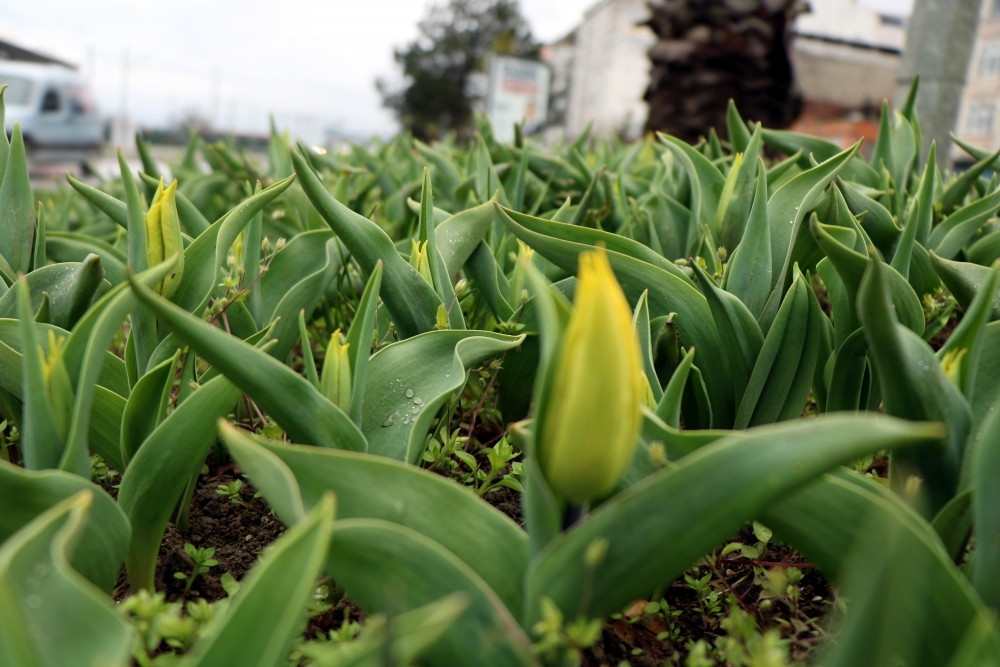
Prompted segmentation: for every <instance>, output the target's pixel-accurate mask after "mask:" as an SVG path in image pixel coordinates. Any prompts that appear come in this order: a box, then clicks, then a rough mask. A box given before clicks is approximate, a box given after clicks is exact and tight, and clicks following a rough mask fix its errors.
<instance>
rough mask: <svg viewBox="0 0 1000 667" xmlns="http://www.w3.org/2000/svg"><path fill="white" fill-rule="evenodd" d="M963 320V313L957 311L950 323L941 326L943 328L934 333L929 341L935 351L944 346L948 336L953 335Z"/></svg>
mask: <svg viewBox="0 0 1000 667" xmlns="http://www.w3.org/2000/svg"><path fill="white" fill-rule="evenodd" d="M961 321H962V313H956V314H955V315H953V316H952V318H951V319H950V320H948V323H947V324H945V325H944V326H943V327H941V330H940V331H938V332H937V333H936V334H934V336H933V337H932V338H931V339H930V340H929V341H927V343H928V345H930V346H931V349H932V350H934V351H935V352H937V351H938V350H940V349H941V348H942V347H943V346H944V344H945V342H947V340H948V337H949V336H951V333H952V332H953V331H954V330H955V327H957V326H958V325H959V323H960V322H961Z"/></svg>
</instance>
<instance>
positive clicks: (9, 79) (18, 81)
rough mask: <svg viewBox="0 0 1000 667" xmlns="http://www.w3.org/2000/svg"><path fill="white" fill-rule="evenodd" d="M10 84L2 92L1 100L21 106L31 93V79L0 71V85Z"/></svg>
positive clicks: (25, 102)
mask: <svg viewBox="0 0 1000 667" xmlns="http://www.w3.org/2000/svg"><path fill="white" fill-rule="evenodd" d="M5 83H6V84H7V85H9V86H10V88H8V89H7V90H6V92H4V94H3V101H4V102H5V103H6V104H9V105H11V106H23V105H25V104H27V103H28V96H29V95H31V81H29V80H28V79H22V78H20V77H16V76H10V75H8V74H4V73H3V72H0V86H2V85H3V84H5Z"/></svg>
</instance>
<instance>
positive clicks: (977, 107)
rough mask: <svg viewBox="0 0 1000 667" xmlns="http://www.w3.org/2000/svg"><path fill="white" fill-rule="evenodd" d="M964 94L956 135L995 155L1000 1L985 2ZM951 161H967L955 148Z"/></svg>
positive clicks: (999, 139)
mask: <svg viewBox="0 0 1000 667" xmlns="http://www.w3.org/2000/svg"><path fill="white" fill-rule="evenodd" d="M965 81H966V83H965V93H964V94H963V95H962V106H961V109H960V110H959V115H958V127H957V128H956V129H955V135H956V136H958V138H960V139H961V140H963V141H965V142H968V143H970V144H972V145H974V146H979V147H980V148H985V149H987V150H991V151H995V150H996V149H997V148H998V147H1000V119H998V116H1000V0H985V1H984V2H983V6H982V15H981V17H980V20H979V33H978V34H977V35H976V45H975V47H974V48H973V50H972V58H971V59H970V61H969V72H968V74H967V75H966V78H965ZM952 158H953V159H956V160H961V161H968V160H969V159H970V157H969V156H968V155H967V154H966V153H965V151H963V150H962V149H961V148H959V147H958V146H954V147H953V149H952Z"/></svg>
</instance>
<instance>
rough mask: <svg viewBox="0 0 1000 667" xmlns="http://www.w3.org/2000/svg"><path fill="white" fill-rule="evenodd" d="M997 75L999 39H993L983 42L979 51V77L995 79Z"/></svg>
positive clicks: (999, 56)
mask: <svg viewBox="0 0 1000 667" xmlns="http://www.w3.org/2000/svg"><path fill="white" fill-rule="evenodd" d="M998 2H1000V0H998ZM998 76H1000V41H996V40H994V41H992V42H986V43H985V44H983V48H982V50H981V51H980V53H979V78H980V79H995V78H997V77H998Z"/></svg>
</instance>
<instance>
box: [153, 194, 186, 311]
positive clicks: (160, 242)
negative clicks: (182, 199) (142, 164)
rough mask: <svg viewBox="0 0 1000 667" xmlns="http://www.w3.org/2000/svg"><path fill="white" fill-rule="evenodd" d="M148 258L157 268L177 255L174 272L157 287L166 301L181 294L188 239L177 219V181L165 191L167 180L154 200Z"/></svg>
mask: <svg viewBox="0 0 1000 667" xmlns="http://www.w3.org/2000/svg"><path fill="white" fill-rule="evenodd" d="M146 254H147V257H148V258H149V265H150V266H151V267H152V266H156V265H157V264H160V263H161V262H163V261H164V260H167V259H169V258H170V257H172V256H173V255H174V254H177V255H178V259H177V264H176V265H175V266H174V270H173V271H171V272H170V275H168V276H167V277H166V278H164V279H163V281H162V282H160V284H159V285H157V286H156V291H157V292H159V293H160V294H161V295H163V296H164V297H167V298H170V296H171V295H172V294H173V293H174V292H175V291H177V286H178V285H180V283H181V278H182V277H183V275H184V239H183V237H182V236H181V221H180V217H179V216H178V215H177V181H174V182H173V183H171V184H170V187H168V188H166V189H164V188H163V179H160V185H159V187H158V188H157V189H156V194H155V195H154V196H153V203H152V205H151V206H150V207H149V212H148V213H147V214H146Z"/></svg>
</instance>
